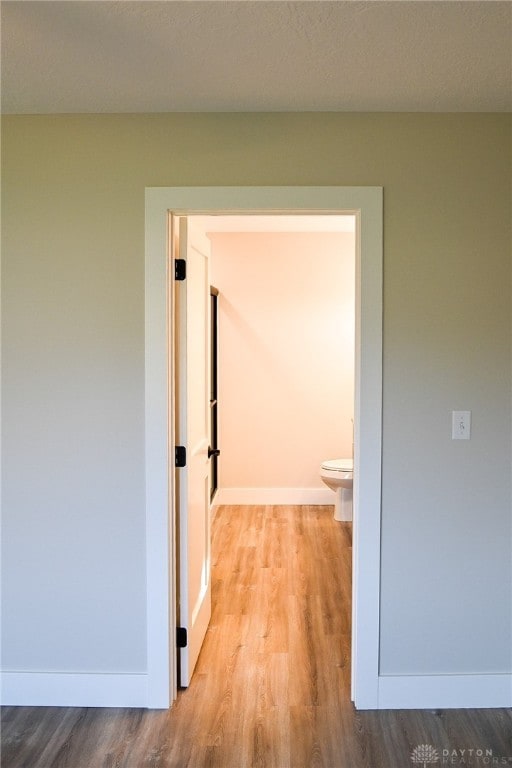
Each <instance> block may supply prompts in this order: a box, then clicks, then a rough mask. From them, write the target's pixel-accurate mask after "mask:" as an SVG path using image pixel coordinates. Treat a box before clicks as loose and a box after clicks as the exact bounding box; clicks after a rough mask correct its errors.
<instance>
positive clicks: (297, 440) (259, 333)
mask: <svg viewBox="0 0 512 768" xmlns="http://www.w3.org/2000/svg"><path fill="white" fill-rule="evenodd" d="M210 239H211V242H212V257H211V279H212V283H213V284H214V285H215V287H216V288H218V290H219V292H220V293H219V338H220V343H219V411H220V413H219V416H220V425H219V427H220V434H219V438H220V446H221V450H222V453H221V460H220V488H221V489H224V488H295V489H308V488H321V489H324V488H325V486H324V485H323V483H322V481H321V480H320V477H319V467H320V463H321V462H322V460H325V459H328V458H336V457H340V456H347V457H350V456H352V418H353V412H354V313H355V307H354V296H355V237H354V235H353V234H350V233H339V234H334V233H318V232H317V233H313V232H311V233H301V234H294V233H284V232H279V233H214V234H212V235H210Z"/></svg>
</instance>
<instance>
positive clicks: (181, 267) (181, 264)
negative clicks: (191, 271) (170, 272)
mask: <svg viewBox="0 0 512 768" xmlns="http://www.w3.org/2000/svg"><path fill="white" fill-rule="evenodd" d="M186 276H187V262H186V261H185V259H175V260H174V279H175V280H185V278H186Z"/></svg>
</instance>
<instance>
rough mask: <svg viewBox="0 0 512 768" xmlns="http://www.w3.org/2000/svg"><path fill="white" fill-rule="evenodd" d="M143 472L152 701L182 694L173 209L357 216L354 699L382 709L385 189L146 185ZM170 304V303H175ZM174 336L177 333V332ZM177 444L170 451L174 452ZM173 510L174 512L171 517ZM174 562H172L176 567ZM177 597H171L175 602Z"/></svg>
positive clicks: (151, 703)
mask: <svg viewBox="0 0 512 768" xmlns="http://www.w3.org/2000/svg"><path fill="white" fill-rule="evenodd" d="M146 201H147V206H146V212H147V219H146V221H147V227H146V233H147V239H146V246H147V248H146V252H147V260H146V267H147V270H146V278H147V279H146V288H147V294H146V295H147V305H146V309H147V315H146V320H147V322H146V328H147V331H148V333H147V339H146V341H147V343H146V360H147V367H146V429H147V431H146V449H147V453H146V470H147V474H146V478H147V485H146V490H147V495H146V500H147V533H148V536H147V547H148V549H147V551H148V706H151V707H162V706H164V707H167V706H168V705H169V704H170V703H171V702H172V700H173V698H174V697H175V693H176V687H175V685H176V684H175V680H176V674H175V669H173V664H174V662H173V659H174V651H175V618H174V614H173V605H175V584H174V583H173V582H172V579H171V582H169V580H168V574H169V573H171V574H172V563H173V562H174V557H175V555H174V553H175V532H174V529H173V516H172V511H173V493H174V491H173V484H172V481H171V482H170V479H169V469H168V458H167V457H168V450H169V429H168V427H169V425H172V422H173V414H172V412H169V411H168V410H167V407H168V400H167V393H168V382H169V377H172V370H171V369H172V364H171V365H170V363H169V333H168V329H169V325H168V322H167V318H168V311H169V301H170V300H169V288H168V282H167V278H166V275H167V274H168V272H169V271H170V270H169V267H170V266H172V265H171V264H170V263H169V260H168V255H167V254H168V250H167V248H168V243H169V228H168V222H169V219H168V212H169V211H174V212H176V213H178V214H180V215H189V214H190V215H191V214H200V213H202V214H212V213H213V214H223V215H224V214H241V213H249V214H258V215H260V214H267V213H272V214H276V213H280V214H282V213H293V214H301V215H304V214H322V215H323V214H339V213H342V214H343V213H350V214H354V215H355V216H356V222H357V268H356V271H357V280H356V285H357V296H356V306H357V309H356V414H357V415H356V434H355V457H354V458H355V474H354V504H355V508H356V509H357V510H358V512H356V518H357V522H356V524H355V526H354V558H353V576H354V588H353V629H352V658H353V663H352V698H353V700H354V701H355V704H356V706H357V707H360V708H374V707H376V706H378V626H379V578H380V577H379V558H380V465H381V409H382V402H381V396H382V383H381V382H382V360H381V349H382V190H381V189H380V188H339V187H329V188H290V187H287V188H282V187H281V188H268V187H267V188H262V187H259V188H186V189H180V188H177V189H176V188H173V189H161V188H160V189H152V190H147V191H146ZM171 302H172V299H171ZM171 337H172V334H171ZM172 447H173V446H172V445H171V449H172ZM170 512H171V514H170ZM169 566H171V567H169ZM169 598H170V599H169Z"/></svg>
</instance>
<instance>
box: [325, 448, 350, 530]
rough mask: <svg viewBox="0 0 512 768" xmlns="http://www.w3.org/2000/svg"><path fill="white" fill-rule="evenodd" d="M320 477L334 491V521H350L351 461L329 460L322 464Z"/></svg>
mask: <svg viewBox="0 0 512 768" xmlns="http://www.w3.org/2000/svg"><path fill="white" fill-rule="evenodd" d="M320 477H321V478H322V480H323V481H324V483H325V484H326V485H327V486H328V487H329V488H330V489H331V490H332V491H334V493H335V494H336V495H335V497H334V498H335V501H334V519H335V520H339V521H340V522H348V521H349V520H352V487H353V482H354V460H353V459H329V460H328V461H324V462H322V465H321V467H320Z"/></svg>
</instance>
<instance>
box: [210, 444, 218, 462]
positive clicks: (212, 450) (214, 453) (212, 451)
mask: <svg viewBox="0 0 512 768" xmlns="http://www.w3.org/2000/svg"><path fill="white" fill-rule="evenodd" d="M212 456H220V448H210V447H209V446H208V458H209V459H211V457H212Z"/></svg>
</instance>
